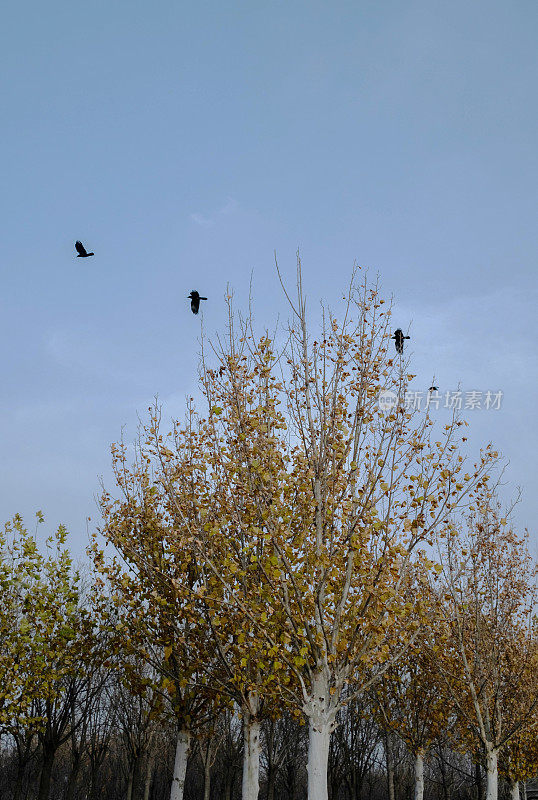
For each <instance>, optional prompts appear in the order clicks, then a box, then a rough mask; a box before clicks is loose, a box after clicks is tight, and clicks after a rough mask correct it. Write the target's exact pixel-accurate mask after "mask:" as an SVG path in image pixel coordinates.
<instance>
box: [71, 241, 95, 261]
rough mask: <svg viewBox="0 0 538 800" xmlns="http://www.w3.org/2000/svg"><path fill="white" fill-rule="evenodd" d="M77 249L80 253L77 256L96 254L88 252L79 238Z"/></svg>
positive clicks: (83, 256)
mask: <svg viewBox="0 0 538 800" xmlns="http://www.w3.org/2000/svg"><path fill="white" fill-rule="evenodd" d="M75 250H76V251H77V253H78V255H77V258H88V256H93V255H94V254H93V253H88V252H87V251H86V248H85V247H84V245H83V244H82V242H79V241H78V239H77V241H76V242H75Z"/></svg>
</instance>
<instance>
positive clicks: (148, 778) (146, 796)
mask: <svg viewBox="0 0 538 800" xmlns="http://www.w3.org/2000/svg"><path fill="white" fill-rule="evenodd" d="M152 777H153V759H152V758H151V756H148V763H147V764H146V777H145V779H144V800H149V790H150V789H151V779H152Z"/></svg>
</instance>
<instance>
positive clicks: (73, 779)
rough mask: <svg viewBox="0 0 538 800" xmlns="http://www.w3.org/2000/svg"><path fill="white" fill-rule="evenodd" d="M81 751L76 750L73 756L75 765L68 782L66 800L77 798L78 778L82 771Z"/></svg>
mask: <svg viewBox="0 0 538 800" xmlns="http://www.w3.org/2000/svg"><path fill="white" fill-rule="evenodd" d="M80 758H81V753H80V750H76V751H75V754H74V756H73V765H72V767H71V771H70V773H69V780H68V782H67V789H66V792H65V800H73V798H74V797H75V789H76V787H77V778H78V773H79V770H80Z"/></svg>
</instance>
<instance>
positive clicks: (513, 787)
mask: <svg viewBox="0 0 538 800" xmlns="http://www.w3.org/2000/svg"><path fill="white" fill-rule="evenodd" d="M510 800H519V781H510Z"/></svg>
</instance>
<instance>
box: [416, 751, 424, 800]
mask: <svg viewBox="0 0 538 800" xmlns="http://www.w3.org/2000/svg"><path fill="white" fill-rule="evenodd" d="M423 798H424V750H423V748H422V747H420V748H419V749H418V750H417V752H416V754H415V800H423Z"/></svg>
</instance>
